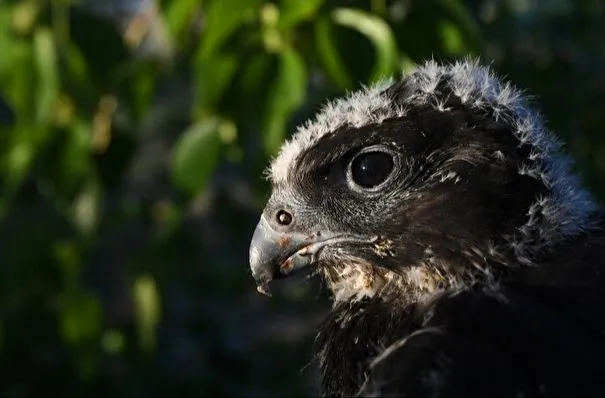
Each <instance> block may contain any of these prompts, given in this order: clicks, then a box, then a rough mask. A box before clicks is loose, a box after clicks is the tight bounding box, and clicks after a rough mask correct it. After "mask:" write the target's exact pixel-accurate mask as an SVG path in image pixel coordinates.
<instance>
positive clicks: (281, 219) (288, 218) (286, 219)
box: [276, 210, 293, 227]
mask: <svg viewBox="0 0 605 398" xmlns="http://www.w3.org/2000/svg"><path fill="white" fill-rule="evenodd" d="M276 218H277V222H278V223H279V225H281V226H284V227H287V226H288V225H290V224H292V220H293V217H292V214H291V213H288V212H287V211H285V210H280V211H278V212H277V215H276Z"/></svg>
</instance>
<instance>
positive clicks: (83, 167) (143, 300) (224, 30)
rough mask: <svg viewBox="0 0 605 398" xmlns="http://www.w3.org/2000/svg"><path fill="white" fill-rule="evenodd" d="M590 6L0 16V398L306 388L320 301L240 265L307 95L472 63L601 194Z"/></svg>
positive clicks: (603, 169) (410, 4)
mask: <svg viewBox="0 0 605 398" xmlns="http://www.w3.org/2000/svg"><path fill="white" fill-rule="evenodd" d="M604 9H605V5H604V4H603V2H602V1H600V0H574V1H572V0H544V1H540V0H467V1H463V0H392V1H390V0H372V1H354V0H331V1H329V2H328V1H325V0H279V1H278V0H275V1H264V0H205V1H201V0H164V1H161V2H154V1H152V0H147V1H146V0H139V1H137V0H86V1H80V2H71V1H68V0H56V1H42V0H20V1H8V0H6V1H3V2H0V30H1V32H0V54H1V55H0V371H1V372H2V373H1V374H2V378H0V395H1V396H7V397H9V396H38V395H40V396H42V395H44V396H46V395H49V394H50V395H63V394H65V395H73V396H83V395H104V396H161V395H165V394H169V393H170V394H183V395H210V394H221V395H223V394H224V395H230V396H250V395H265V396H266V395H278V396H284V395H287V396H296V395H302V394H312V393H313V391H315V382H314V380H315V379H314V374H313V371H312V367H310V368H308V369H307V370H305V371H304V372H301V371H302V369H303V368H305V365H306V364H307V363H308V361H309V360H310V358H309V354H308V350H309V346H310V343H311V339H312V336H313V330H314V328H315V325H317V323H318V321H319V320H320V319H321V316H322V314H323V312H324V311H325V309H326V308H327V304H326V302H325V300H323V298H325V292H323V291H318V290H317V289H318V287H317V286H316V285H313V284H312V283H310V282H308V283H302V282H300V281H296V282H294V283H291V284H285V285H283V287H282V289H280V290H279V291H278V294H277V297H275V298H274V299H271V300H269V299H267V298H265V297H261V296H259V295H258V294H256V291H255V289H254V284H253V282H252V280H251V278H250V276H249V271H248V267H247V247H248V240H249V238H250V235H251V232H252V230H253V227H254V224H255V222H256V220H257V217H258V214H259V211H260V209H261V208H262V205H263V201H264V200H265V198H266V195H267V190H268V186H267V182H265V181H263V180H262V179H261V178H260V176H261V174H262V170H263V168H264V167H265V166H266V165H267V163H268V161H269V159H270V158H271V156H273V155H275V153H276V151H277V150H278V149H279V146H280V144H281V142H282V141H283V140H284V139H285V138H286V137H287V136H288V134H290V133H291V132H292V131H293V130H294V127H295V126H296V125H297V124H298V123H300V122H302V121H304V120H305V119H306V118H307V117H309V116H310V115H311V114H312V113H313V112H314V111H315V110H317V108H318V107H319V106H320V105H321V104H322V103H323V102H324V101H325V100H326V99H328V98H332V97H335V96H339V95H342V94H343V93H345V92H346V91H348V90H352V89H355V88H357V87H359V86H360V85H361V84H369V83H371V82H373V81H376V80H379V79H381V78H385V77H388V76H397V75H399V74H400V73H401V72H402V71H406V70H409V69H410V67H412V66H413V65H414V63H415V62H420V61H422V60H425V59H427V58H431V57H433V58H435V59H438V60H441V61H447V60H451V59H454V58H459V57H461V56H465V55H473V56H482V58H483V59H484V60H485V61H489V62H492V64H493V66H494V68H495V69H497V70H498V71H499V72H500V73H502V74H506V75H507V76H508V77H509V78H511V79H512V80H513V81H515V82H516V83H517V84H518V85H519V86H521V87H523V88H526V89H527V90H528V91H529V92H530V93H532V94H533V95H535V96H536V97H537V99H538V100H537V101H536V102H537V103H538V104H539V105H540V106H541V108H542V109H543V110H544V113H545V115H546V117H547V119H548V120H549V121H550V126H551V127H552V128H553V129H554V130H555V131H556V132H557V133H558V134H559V135H560V136H561V137H562V138H563V140H564V141H566V142H567V143H568V146H569V148H570V150H571V151H572V153H573V154H574V155H575V156H576V158H577V159H578V166H579V170H581V171H582V173H583V174H584V175H585V177H586V180H587V181H588V182H589V183H590V184H591V186H592V187H593V188H594V189H595V191H596V192H597V193H598V194H599V195H601V196H602V195H603V194H605V187H604V186H603V184H599V181H603V177H604V175H605V135H603V134H602V132H601V131H602V129H603V126H604V125H605V123H604V122H605V120H604V119H605V114H604V113H603V112H602V109H603V106H605V75H603V73H602V71H603V69H604V67H605V46H603V45H602V44H601V38H602V37H604V34H605V10H604ZM318 301H319V303H318Z"/></svg>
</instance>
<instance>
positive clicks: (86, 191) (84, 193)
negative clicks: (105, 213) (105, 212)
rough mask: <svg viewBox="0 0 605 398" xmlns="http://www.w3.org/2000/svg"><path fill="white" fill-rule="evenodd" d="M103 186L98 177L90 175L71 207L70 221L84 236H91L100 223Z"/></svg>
mask: <svg viewBox="0 0 605 398" xmlns="http://www.w3.org/2000/svg"><path fill="white" fill-rule="evenodd" d="M100 207H101V188H100V186H99V183H98V182H97V181H96V178H94V177H93V176H91V177H89V181H88V182H87V183H86V185H84V187H83V188H82V190H81V191H80V192H79V193H78V196H77V197H76V198H75V199H74V201H73V203H72V205H71V208H70V214H69V216H70V221H71V222H72V223H73V224H74V225H75V227H76V229H77V230H78V231H79V232H80V233H81V234H82V236H91V235H92V234H93V232H95V230H96V227H97V225H98V224H99V213H100Z"/></svg>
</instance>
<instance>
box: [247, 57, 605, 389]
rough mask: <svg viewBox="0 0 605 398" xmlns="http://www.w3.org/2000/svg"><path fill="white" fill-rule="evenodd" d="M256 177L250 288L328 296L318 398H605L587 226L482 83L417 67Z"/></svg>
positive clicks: (472, 69)
mask: <svg viewBox="0 0 605 398" xmlns="http://www.w3.org/2000/svg"><path fill="white" fill-rule="evenodd" d="M269 176H270V178H271V180H272V182H273V192H272V195H271V197H270V199H269V201H268V203H267V206H266V208H265V210H264V212H263V216H262V217H261V221H260V222H259V225H258V227H257V230H256V231H255V235H254V237H253V241H252V245H251V249H250V264H251V268H252V272H253V275H254V277H255V278H256V280H257V282H258V283H259V289H260V290H261V291H263V290H266V289H267V284H268V283H269V281H270V280H272V279H276V278H280V277H284V276H286V275H289V274H291V273H292V272H294V271H295V270H298V269H301V268H307V269H311V270H312V272H313V273H317V274H320V275H323V277H324V278H325V280H326V283H327V284H328V286H329V287H330V288H331V290H332V292H333V295H334V306H333V310H332V312H331V314H330V315H329V316H328V318H327V319H326V320H325V322H324V323H323V324H322V326H321V328H320V330H319V332H318V335H317V339H316V356H317V359H318V361H319V365H320V368H321V371H322V377H323V379H322V386H323V394H324V395H328V396H351V395H361V396H399V397H419V396H424V397H533V396H549V397H555V396H557V397H558V396H563V397H571V396H601V395H605V377H604V375H603V372H604V371H605V370H604V369H605V368H603V366H602V365H601V361H602V358H605V286H604V285H605V283H604V277H603V271H602V270H603V266H602V258H603V257H604V256H605V239H604V238H605V236H604V233H603V228H602V226H603V221H602V220H603V217H602V213H601V211H600V209H599V208H598V206H597V205H596V204H595V203H594V202H593V200H592V199H591V196H590V194H589V193H588V192H587V191H586V190H585V189H584V188H583V187H582V186H581V184H580V183H579V181H578V179H577V177H576V176H575V175H574V174H573V173H572V172H571V169H570V161H569V159H568V157H566V156H565V155H564V154H561V152H560V150H559V144H558V143H557V141H556V140H555V138H554V137H553V136H552V135H551V134H550V133H549V132H548V131H547V130H546V129H545V127H544V126H543V124H542V122H541V119H540V117H539V115H538V114H537V113H536V112H535V111H533V110H532V109H531V108H530V107H529V105H528V104H527V102H526V100H525V99H524V98H523V97H522V96H521V94H520V93H519V92H518V91H517V90H516V89H514V88H513V87H511V86H510V85H508V84H506V83H503V82H501V81H499V80H498V79H496V78H495V77H494V76H493V75H492V74H491V72H490V71H489V69H487V68H485V67H482V66H480V65H478V64H477V63H475V62H460V63H456V64H453V65H445V66H441V65H438V64H436V63H434V62H429V63H427V64H425V65H423V66H421V67H419V68H418V69H417V70H416V71H415V72H413V73H412V74H410V75H409V76H406V77H404V78H403V79H401V80H400V81H398V82H395V83H391V82H389V83H388V84H382V85H378V86H376V87H373V88H370V89H367V90H364V91H360V92H358V93H354V94H352V95H351V96H350V97H348V98H346V99H343V100H339V101H336V102H334V103H330V104H328V105H327V106H326V107H325V108H324V109H323V110H322V112H320V114H319V115H318V116H317V118H316V119H315V120H314V121H311V122H309V123H307V124H306V125H305V126H302V127H301V128H299V130H298V131H297V134H295V135H294V137H293V138H292V140H290V141H289V142H288V143H286V144H285V145H284V147H283V148H282V151H281V153H280V154H279V156H278V157H277V158H276V159H275V160H274V162H273V163H272V166H271V169H270V171H269Z"/></svg>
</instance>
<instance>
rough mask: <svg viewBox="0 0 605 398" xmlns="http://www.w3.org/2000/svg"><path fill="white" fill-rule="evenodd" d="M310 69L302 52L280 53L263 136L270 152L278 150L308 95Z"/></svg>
mask: <svg viewBox="0 0 605 398" xmlns="http://www.w3.org/2000/svg"><path fill="white" fill-rule="evenodd" d="M306 87H307V72H306V69H305V64H304V62H303V60H302V58H301V57H300V55H299V54H298V53H297V52H296V51H295V50H293V49H286V50H285V51H284V52H282V53H281V54H280V57H279V70H278V75H277V77H276V80H275V82H274V83H273V85H272V87H271V90H270V92H269V96H268V103H267V107H266V113H265V123H264V129H263V139H264V145H265V151H266V153H267V154H269V155H273V154H275V153H277V151H278V150H279V147H280V146H281V144H282V141H283V139H284V135H285V129H286V125H287V123H288V120H289V118H290V116H291V115H292V113H293V112H294V111H295V110H296V108H298V107H299V106H300V105H301V104H302V102H303V101H304V99H305V94H306Z"/></svg>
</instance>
